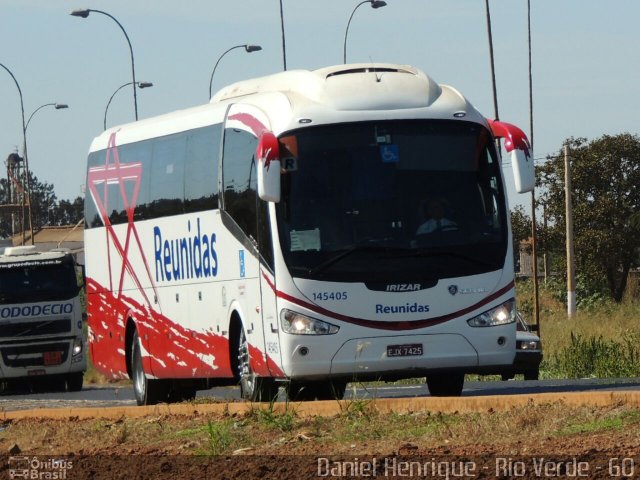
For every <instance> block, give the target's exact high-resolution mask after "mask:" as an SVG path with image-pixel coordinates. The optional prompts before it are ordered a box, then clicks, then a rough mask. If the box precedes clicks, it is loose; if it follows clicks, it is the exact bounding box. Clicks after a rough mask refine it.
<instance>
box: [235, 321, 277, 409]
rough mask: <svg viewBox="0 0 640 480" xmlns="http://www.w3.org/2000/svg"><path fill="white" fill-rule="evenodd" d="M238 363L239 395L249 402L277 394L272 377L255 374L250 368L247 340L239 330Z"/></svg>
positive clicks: (242, 331)
mask: <svg viewBox="0 0 640 480" xmlns="http://www.w3.org/2000/svg"><path fill="white" fill-rule="evenodd" d="M237 351H238V365H237V374H238V377H239V382H240V396H241V397H242V398H243V399H245V400H249V401H250V402H270V401H272V400H273V399H274V398H276V397H277V396H278V385H277V384H276V383H275V381H274V380H273V378H264V377H260V376H258V375H256V374H255V373H254V372H253V370H251V364H250V362H249V342H248V341H247V336H246V334H245V333H244V328H242V329H241V330H240V335H239V339H238V350H237Z"/></svg>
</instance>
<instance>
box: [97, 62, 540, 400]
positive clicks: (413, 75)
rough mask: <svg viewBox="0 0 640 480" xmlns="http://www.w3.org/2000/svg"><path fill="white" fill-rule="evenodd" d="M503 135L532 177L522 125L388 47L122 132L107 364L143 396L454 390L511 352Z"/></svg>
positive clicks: (105, 304) (102, 171) (523, 181)
mask: <svg viewBox="0 0 640 480" xmlns="http://www.w3.org/2000/svg"><path fill="white" fill-rule="evenodd" d="M497 137H506V138H505V145H506V147H507V150H511V151H512V153H513V157H514V160H513V161H514V163H513V170H514V174H515V180H516V189H517V190H518V191H521V192H523V191H528V190H530V189H531V188H533V160H532V158H531V154H530V151H529V149H528V141H527V139H526V137H525V136H524V134H523V133H522V131H520V130H519V129H518V128H517V127H514V126H512V125H509V124H505V123H501V122H492V121H488V120H487V119H485V118H484V117H483V116H482V115H481V114H480V113H478V112H477V111H476V110H475V109H474V107H473V106H472V105H471V104H470V103H469V102H468V101H467V100H466V99H465V98H464V97H463V96H462V95H461V94H460V93H458V92H457V91H456V90H455V89H453V88H451V87H448V86H445V85H439V84H437V83H436V82H434V81H433V80H432V79H431V78H430V77H428V76H427V75H425V74H424V73H423V72H421V71H419V70H417V69H415V68H412V67H408V66H400V65H393V64H373V65H372V64H368V65H365V64H353V65H340V66H335V67H328V68H324V69H320V70H315V71H287V72H282V73H278V74H274V75H271V76H267V77H263V78H258V79H254V80H248V81H243V82H239V83H236V84H233V85H231V86H229V87H227V88H224V89H223V90H221V91H219V92H218V93H217V94H216V95H214V97H213V98H212V99H211V101H210V103H209V104H206V105H203V106H198V107H195V108H190V109H186V110H182V111H177V112H174V113H170V114H167V115H163V116H159V117H155V118H150V119H147V120H143V121H140V122H136V123H132V124H129V125H123V126H120V127H116V128H112V129H110V130H107V131H106V132H104V133H103V134H102V135H100V136H99V137H97V138H96V139H95V140H94V141H93V143H92V145H91V148H90V153H89V159H88V173H87V186H88V193H89V195H88V198H87V199H86V201H85V205H86V207H85V208H86V211H85V219H86V230H85V250H86V276H87V293H88V295H87V298H88V316H89V339H90V346H91V347H90V348H91V354H92V358H93V362H94V364H95V366H96V368H98V369H99V370H100V371H102V372H103V373H105V374H107V375H109V376H111V377H114V378H124V377H129V378H131V379H132V380H133V387H134V391H135V395H136V399H137V402H138V403H139V404H152V403H156V402H160V401H175V400H180V399H185V398H190V397H192V396H194V395H195V391H196V389H200V388H207V387H208V386H211V385H223V384H238V383H239V384H240V387H241V394H242V397H243V398H245V399H249V400H260V399H271V398H273V396H274V395H275V394H276V393H277V390H278V387H279V386H280V385H282V384H286V385H287V386H288V394H289V395H290V396H291V397H292V398H301V399H315V398H317V399H322V398H330V397H336V396H337V397H339V396H341V395H342V394H343V393H344V390H345V386H346V384H347V382H349V381H353V380H372V379H373V380H394V379H401V378H407V377H426V379H427V384H428V387H429V390H430V392H431V394H432V395H459V394H460V393H461V391H462V387H463V382H464V375H465V374H466V373H472V372H477V373H487V372H493V371H500V370H501V369H503V367H505V366H507V365H510V364H511V363H512V362H513V360H514V355H515V333H516V324H515V316H514V312H515V311H514V273H513V254H512V248H513V246H512V242H511V234H510V226H509V211H508V207H507V199H506V194H505V187H504V184H503V179H502V172H501V164H500V159H499V154H498V152H497V149H496V143H495V138H497ZM436 210H439V213H434V211H436ZM429 215H431V216H433V218H431V219H430V218H427V217H428V216H429ZM435 217H442V218H445V219H446V221H442V220H440V219H438V218H435ZM438 220H440V221H438ZM430 221H431V222H432V223H429V222H430ZM434 221H435V223H434ZM443 223H444V224H446V225H442V224H443ZM438 224H440V226H441V228H437V225H438ZM434 225H436V226H435V227H434Z"/></svg>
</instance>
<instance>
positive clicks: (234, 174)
mask: <svg viewBox="0 0 640 480" xmlns="http://www.w3.org/2000/svg"><path fill="white" fill-rule="evenodd" d="M257 144H258V139H257V138H256V137H254V136H253V135H251V134H250V133H248V132H245V131H243V130H235V129H232V128H228V129H226V130H225V135H224V148H223V154H222V181H223V186H224V192H223V196H224V209H225V210H226V212H227V213H228V214H229V215H230V216H231V218H233V220H234V221H235V222H236V224H237V225H238V226H239V227H240V229H241V230H242V232H244V235H246V236H247V237H251V238H252V239H253V240H254V241H256V242H257V240H258V233H257V224H256V200H257V184H256V166H255V160H254V155H255V151H256V146H257Z"/></svg>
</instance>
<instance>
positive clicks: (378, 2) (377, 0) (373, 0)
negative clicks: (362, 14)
mask: <svg viewBox="0 0 640 480" xmlns="http://www.w3.org/2000/svg"><path fill="white" fill-rule="evenodd" d="M365 3H370V4H371V8H382V7H384V6H386V5H387V2H383V1H382V0H364V1H363V2H360V3H359V4H358V5H356V8H354V9H353V12H351V16H350V17H349V22H348V23H347V29H346V30H345V32H344V47H343V63H347V35H348V34H349V25H351V19H352V18H353V14H354V13H356V10H357V9H358V8H359V7H360V6H361V5H364V4H365Z"/></svg>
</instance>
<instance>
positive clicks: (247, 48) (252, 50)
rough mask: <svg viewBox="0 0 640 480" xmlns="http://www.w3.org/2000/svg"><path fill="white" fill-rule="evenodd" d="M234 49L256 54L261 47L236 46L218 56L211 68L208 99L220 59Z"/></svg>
mask: <svg viewBox="0 0 640 480" xmlns="http://www.w3.org/2000/svg"><path fill="white" fill-rule="evenodd" d="M236 48H244V49H245V51H246V52H247V53H251V52H258V51H260V50H262V47H261V46H260V45H250V44H248V43H247V44H244V45H236V46H235V47H231V48H230V49H228V50H227V51H226V52H224V53H223V54H222V55H220V56H219V57H218V61H217V62H216V64H215V65H214V67H213V71H212V72H211V78H210V79H209V99H211V86H212V85H213V74H214V73H216V68H218V64H219V63H220V60H222V57H224V56H225V55H226V54H227V53H229V52H230V51H231V50H235V49H236Z"/></svg>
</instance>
